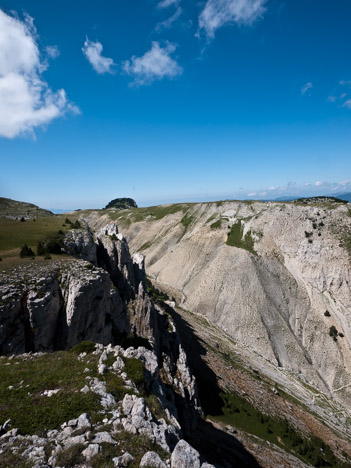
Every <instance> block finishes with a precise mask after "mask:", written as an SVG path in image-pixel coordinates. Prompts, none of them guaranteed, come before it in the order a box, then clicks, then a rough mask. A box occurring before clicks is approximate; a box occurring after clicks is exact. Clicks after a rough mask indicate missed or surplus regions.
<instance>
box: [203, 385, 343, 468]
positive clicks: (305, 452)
mask: <svg viewBox="0 0 351 468" xmlns="http://www.w3.org/2000/svg"><path fill="white" fill-rule="evenodd" d="M221 398H222V401H223V407H222V414H221V415H219V416H211V419H214V420H217V421H221V422H222V423H224V424H230V425H232V426H233V427H236V428H240V429H242V430H244V431H246V432H248V433H250V434H253V435H255V436H257V437H260V438H261V439H263V440H268V441H269V442H271V443H273V444H276V445H278V446H280V447H282V448H284V449H285V450H288V451H289V452H290V453H292V454H294V455H295V456H297V457H298V458H300V459H301V460H303V461H305V462H307V463H309V464H311V465H312V466H316V467H318V466H319V467H322V466H333V467H338V468H346V467H347V466H349V465H348V464H345V463H343V462H341V461H340V460H338V459H337V458H336V457H335V455H334V454H333V452H332V450H331V449H330V447H328V446H327V445H326V444H325V443H324V442H323V441H322V440H320V439H318V438H317V437H311V438H307V437H306V436H304V435H303V434H302V433H300V432H298V431H297V430H295V429H294V428H293V427H292V426H291V425H290V424H289V423H288V422H287V421H286V420H283V419H279V418H273V417H271V416H268V415H265V414H262V413H261V412H260V411H259V410H258V409H256V408H255V407H254V406H253V405H251V403H250V402H249V401H247V400H245V399H244V398H242V397H241V396H239V395H237V394H235V393H222V394H221Z"/></svg>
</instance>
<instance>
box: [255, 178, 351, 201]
mask: <svg viewBox="0 0 351 468" xmlns="http://www.w3.org/2000/svg"><path fill="white" fill-rule="evenodd" d="M350 191H351V180H343V181H341V182H327V181H323V182H322V181H320V180H317V181H316V182H304V183H302V184H297V183H295V182H288V183H287V184H286V185H282V186H271V187H269V188H261V189H258V188H257V189H256V191H254V192H251V193H248V194H247V195H246V196H247V197H251V198H257V199H267V198H268V199H276V198H280V197H286V196H289V197H296V198H297V197H306V196H308V197H309V196H311V197H313V196H319V195H336V194H341V193H345V192H350ZM267 195H268V197H267Z"/></svg>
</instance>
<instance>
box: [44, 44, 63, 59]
mask: <svg viewBox="0 0 351 468" xmlns="http://www.w3.org/2000/svg"><path fill="white" fill-rule="evenodd" d="M46 52H47V54H48V56H49V57H50V58H52V59H55V58H57V57H58V56H59V55H60V50H59V48H58V47H57V46H47V47H46Z"/></svg>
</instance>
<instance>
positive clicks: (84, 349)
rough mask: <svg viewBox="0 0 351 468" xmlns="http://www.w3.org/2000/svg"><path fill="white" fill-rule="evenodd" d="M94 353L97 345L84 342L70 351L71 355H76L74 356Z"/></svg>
mask: <svg viewBox="0 0 351 468" xmlns="http://www.w3.org/2000/svg"><path fill="white" fill-rule="evenodd" d="M93 351H95V343H93V342H92V341H82V342H81V343H79V344H77V345H75V346H72V348H71V349H70V352H71V353H74V354H77V355H79V354H81V353H87V354H89V353H92V352H93Z"/></svg>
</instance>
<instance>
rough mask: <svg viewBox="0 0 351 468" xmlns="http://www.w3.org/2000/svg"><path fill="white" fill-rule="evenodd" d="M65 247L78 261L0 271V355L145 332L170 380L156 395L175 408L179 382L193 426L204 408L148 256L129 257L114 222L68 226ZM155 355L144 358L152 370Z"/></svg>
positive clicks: (185, 411)
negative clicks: (149, 287) (152, 290)
mask: <svg viewBox="0 0 351 468" xmlns="http://www.w3.org/2000/svg"><path fill="white" fill-rule="evenodd" d="M65 249H66V251H67V252H68V253H70V254H71V255H73V256H75V257H76V259H73V258H71V259H67V257H66V258H65V259H64V260H60V261H58V260H57V261H54V262H49V263H46V264H37V265H33V266H32V265H31V266H28V265H27V266H22V267H18V268H17V270H14V271H13V273H12V274H7V275H3V276H0V293H1V303H0V355H1V354H13V353H24V352H28V351H33V352H36V351H53V350H57V349H68V348H71V347H72V346H74V345H76V344H78V343H80V342H81V341H84V340H88V341H95V342H97V343H101V344H102V345H108V344H111V345H117V344H119V343H120V342H121V339H125V338H130V339H131V340H132V339H133V338H136V337H139V338H143V339H144V340H145V342H146V340H147V341H148V342H149V346H150V348H152V349H153V350H154V353H155V356H157V360H158V362H157V363H156V367H157V368H164V369H166V370H165V375H167V379H166V380H167V383H168V384H169V385H171V387H169V388H170V389H169V390H167V391H166V390H165V389H163V390H161V389H160V388H158V389H155V391H156V394H159V395H160V397H161V398H163V399H164V401H165V402H166V401H167V398H168V399H169V401H172V402H173V407H175V406H174V405H175V401H174V394H173V390H172V388H176V389H177V392H178V393H179V395H180V412H181V418H182V421H183V424H186V425H188V426H191V424H193V422H194V420H195V418H194V416H195V413H196V412H199V411H200V404H199V401H198V397H197V389H196V384H195V380H194V378H193V377H192V375H191V373H190V370H189V368H188V367H187V362H186V356H185V353H184V351H183V349H182V347H181V346H180V340H179V336H178V334H177V332H176V329H175V327H174V324H171V325H170V323H169V321H170V319H169V318H168V317H166V316H165V315H164V314H163V312H162V311H161V310H160V309H158V308H157V307H155V305H154V304H153V302H152V301H151V299H150V297H149V296H148V294H147V291H146V275H145V270H144V257H143V256H142V255H140V254H136V255H134V256H133V258H132V257H131V255H130V253H129V248H128V244H127V242H126V240H125V239H124V238H123V236H122V235H121V234H119V233H118V229H117V226H116V225H115V224H114V223H111V222H109V223H108V224H106V225H105V226H102V227H100V229H99V230H98V232H97V234H96V233H94V232H93V231H92V230H91V229H90V227H89V226H88V225H86V226H85V227H84V229H81V230H74V231H73V230H72V231H70V232H69V234H68V235H67V237H66V238H65ZM170 330H171V331H170ZM139 349H141V348H139ZM144 351H145V352H146V350H145V348H144ZM145 355H147V352H146V354H145ZM130 357H133V355H131V356H130ZM146 361H147V360H146ZM151 361H152V360H151ZM151 361H150V362H145V366H146V368H147V369H150V370H152V368H153V365H152V362H151ZM151 374H152V372H151ZM151 374H150V375H151ZM162 388H163V387H162ZM164 388H166V387H164ZM168 391H169V395H167V398H166V395H165V392H168ZM157 392H158V393H157Z"/></svg>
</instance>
